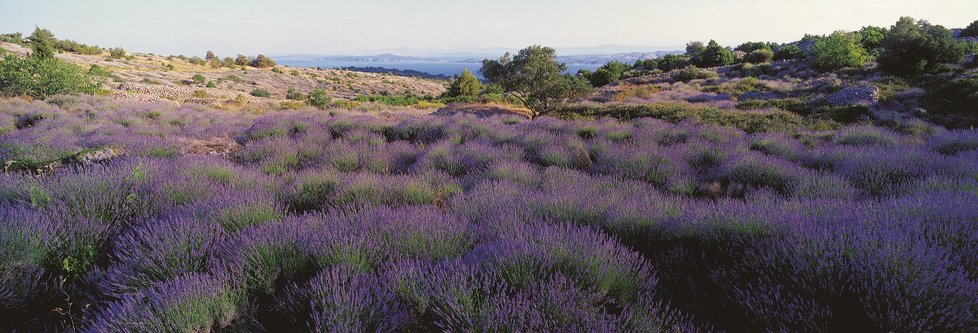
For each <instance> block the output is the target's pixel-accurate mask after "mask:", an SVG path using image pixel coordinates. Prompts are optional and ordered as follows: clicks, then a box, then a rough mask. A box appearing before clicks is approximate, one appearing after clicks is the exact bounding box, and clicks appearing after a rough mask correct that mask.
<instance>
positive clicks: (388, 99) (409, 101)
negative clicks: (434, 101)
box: [353, 94, 421, 106]
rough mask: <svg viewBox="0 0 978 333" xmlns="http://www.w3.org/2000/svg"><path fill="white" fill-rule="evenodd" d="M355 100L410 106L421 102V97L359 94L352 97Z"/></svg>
mask: <svg viewBox="0 0 978 333" xmlns="http://www.w3.org/2000/svg"><path fill="white" fill-rule="evenodd" d="M353 101H355V102H361V103H367V102H373V103H380V104H384V105H390V106H412V105H415V104H418V103H419V102H421V98H419V97H418V96H414V95H404V96H391V95H385V94H381V95H360V96H357V97H356V98H354V99H353Z"/></svg>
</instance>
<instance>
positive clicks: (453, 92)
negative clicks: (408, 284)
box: [445, 68, 482, 98]
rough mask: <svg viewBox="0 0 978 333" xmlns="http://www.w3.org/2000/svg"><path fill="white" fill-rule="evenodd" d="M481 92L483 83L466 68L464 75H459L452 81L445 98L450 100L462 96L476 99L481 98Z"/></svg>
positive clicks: (463, 71)
mask: <svg viewBox="0 0 978 333" xmlns="http://www.w3.org/2000/svg"><path fill="white" fill-rule="evenodd" d="M481 90H482V83H480V82H479V79H477V78H475V75H472V72H470V71H469V69H468V68H466V69H463V70H462V75H459V76H458V77H456V78H455V80H453V81H452V83H451V85H450V86H449V87H448V91H446V92H445V96H446V97H449V98H452V97H461V96H467V97H476V96H479V91H481Z"/></svg>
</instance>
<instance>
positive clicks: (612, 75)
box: [584, 61, 632, 87]
mask: <svg viewBox="0 0 978 333" xmlns="http://www.w3.org/2000/svg"><path fill="white" fill-rule="evenodd" d="M631 69H632V68H631V66H628V64H625V63H622V62H619V61H612V62H609V63H607V64H605V65H604V66H601V67H598V69H597V70H595V71H594V73H590V74H587V75H586V76H584V78H586V79H587V80H588V82H590V83H591V85H592V86H594V87H601V86H604V85H607V84H609V83H612V82H615V81H618V80H619V79H621V77H622V74H625V72H627V71H629V70H631Z"/></svg>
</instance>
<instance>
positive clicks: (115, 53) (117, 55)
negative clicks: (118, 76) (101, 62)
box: [109, 47, 126, 59]
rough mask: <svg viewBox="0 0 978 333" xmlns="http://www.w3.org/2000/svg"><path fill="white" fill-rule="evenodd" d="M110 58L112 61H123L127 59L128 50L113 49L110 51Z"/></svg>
mask: <svg viewBox="0 0 978 333" xmlns="http://www.w3.org/2000/svg"><path fill="white" fill-rule="evenodd" d="M109 57H110V58H112V59H122V58H125V57H126V50H125V49H123V48H121V47H117V48H113V49H111V50H109Z"/></svg>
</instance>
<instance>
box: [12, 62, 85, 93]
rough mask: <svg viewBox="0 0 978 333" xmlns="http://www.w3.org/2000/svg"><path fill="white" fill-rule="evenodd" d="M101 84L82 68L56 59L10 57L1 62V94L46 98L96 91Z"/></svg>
mask: <svg viewBox="0 0 978 333" xmlns="http://www.w3.org/2000/svg"><path fill="white" fill-rule="evenodd" d="M100 86H101V83H100V82H99V81H98V80H97V79H96V78H95V77H93V76H91V75H88V74H86V73H85V71H84V70H82V69H81V68H80V67H78V66H75V65H73V64H70V63H67V62H64V61H61V60H58V59H56V58H40V57H34V56H31V57H27V58H19V57H16V56H7V57H6V58H4V60H3V61H0V94H2V95H4V96H30V97H32V98H37V99H44V98H47V97H48V96H51V95H55V94H94V93H95V92H97V91H98V89H99V87H100Z"/></svg>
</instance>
